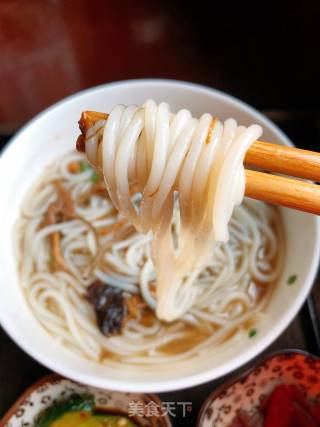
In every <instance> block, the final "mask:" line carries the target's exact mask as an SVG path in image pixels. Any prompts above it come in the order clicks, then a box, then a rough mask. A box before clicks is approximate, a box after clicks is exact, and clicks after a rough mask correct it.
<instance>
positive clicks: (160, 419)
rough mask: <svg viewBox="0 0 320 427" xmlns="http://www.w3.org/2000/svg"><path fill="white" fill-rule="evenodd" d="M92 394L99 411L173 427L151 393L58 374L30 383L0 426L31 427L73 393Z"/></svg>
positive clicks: (147, 426) (148, 425)
mask: <svg viewBox="0 0 320 427" xmlns="http://www.w3.org/2000/svg"><path fill="white" fill-rule="evenodd" d="M83 393H88V394H90V395H93V397H94V402H95V407H96V408H98V409H99V410H103V411H106V412H108V411H110V412H116V413H121V414H123V415H126V414H128V415H129V416H130V414H131V415H132V416H133V417H134V418H133V420H134V421H135V422H137V423H138V425H139V427H140V426H141V427H172V425H171V422H170V419H169V417H168V416H167V415H161V416H159V415H157V414H160V413H161V401H160V399H159V398H158V397H157V396H155V395H152V394H140V393H120V392H116V391H110V390H100V389H97V388H94V387H90V386H86V385H82V384H79V383H76V382H74V381H71V380H69V379H66V378H63V377H60V376H58V375H55V374H54V375H50V376H47V377H45V378H42V379H41V380H40V381H38V382H37V383H35V384H33V385H32V386H31V387H30V388H29V389H28V390H26V391H25V392H24V393H23V395H22V396H21V397H20V398H19V399H18V400H17V401H16V403H15V404H14V405H13V406H12V407H11V409H10V410H9V411H8V412H7V413H6V414H5V416H4V417H3V419H2V420H1V421H0V426H1V427H33V425H34V423H35V421H36V420H37V418H38V417H39V414H41V413H42V412H43V411H44V410H45V409H46V408H48V407H50V406H51V405H52V404H54V403H56V402H59V401H62V400H66V399H68V397H70V396H71V395H73V394H83Z"/></svg>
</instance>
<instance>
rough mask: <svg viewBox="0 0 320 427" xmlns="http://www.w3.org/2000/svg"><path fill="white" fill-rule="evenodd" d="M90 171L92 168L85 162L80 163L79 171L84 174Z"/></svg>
mask: <svg viewBox="0 0 320 427" xmlns="http://www.w3.org/2000/svg"><path fill="white" fill-rule="evenodd" d="M90 169H92V167H91V166H90V165H89V163H87V162H80V171H81V172H85V171H88V170H90Z"/></svg>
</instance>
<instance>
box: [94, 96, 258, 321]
mask: <svg viewBox="0 0 320 427" xmlns="http://www.w3.org/2000/svg"><path fill="white" fill-rule="evenodd" d="M96 127H97V125H96ZM99 127H100V128H101V127H102V123H101V122H99ZM101 132H102V142H101V144H100V146H98V139H99V135H98V134H97V132H96V128H90V129H89V130H88V132H87V135H86V140H89V144H88V145H87V144H86V154H87V157H88V160H89V161H90V162H91V163H92V164H93V165H94V167H96V168H100V169H101V171H102V172H103V175H104V178H105V182H106V186H107V189H108V193H109V195H110V198H111V200H112V201H113V203H114V205H115V206H116V207H117V209H118V211H119V212H120V213H121V214H122V215H124V216H125V217H126V218H127V219H128V221H130V222H131V223H132V224H134V225H135V227H136V229H137V230H138V231H142V232H147V231H152V232H153V236H154V239H153V260H154V263H155V270H156V276H157V287H156V292H157V294H156V299H157V304H156V313H157V317H158V318H159V319H162V320H165V321H173V320H176V319H178V318H180V317H181V316H183V315H184V314H185V313H187V311H188V310H190V308H191V307H192V306H193V305H194V303H195V301H196V299H197V296H198V288H197V286H195V278H196V276H197V273H195V272H196V271H198V270H199V269H201V268H203V266H204V265H205V264H206V263H207V261H208V259H209V257H210V254H211V247H212V242H214V241H220V242H227V241H228V239H229V232H228V223H229V220H230V218H231V216H232V212H233V209H234V207H235V206H236V205H239V204H241V202H242V200H243V197H244V190H245V175H244V168H243V159H244V156H245V153H246V151H247V149H248V148H249V147H250V145H251V144H253V142H255V140H256V139H257V138H258V137H259V136H260V135H261V133H262V129H261V127H260V126H258V125H252V126H249V127H248V128H245V127H244V126H237V123H236V121H235V120H234V119H228V120H226V121H225V123H224V124H222V123H221V122H220V121H219V120H218V119H217V118H214V117H212V116H211V115H210V114H204V115H203V116H202V117H201V118H200V119H199V120H198V119H195V118H192V116H191V114H190V112H189V111H188V110H181V111H179V112H178V113H177V114H175V115H174V114H171V111H170V107H169V105H168V104H166V103H161V104H159V105H156V104H155V102H154V101H152V100H149V101H147V102H146V103H145V104H144V106H143V107H142V108H138V107H136V106H129V107H124V106H122V105H118V106H116V107H115V108H114V109H113V110H112V111H111V113H110V115H109V117H108V120H107V121H106V123H105V124H103V130H102V131H101ZM92 134H94V135H95V136H94V137H92V136H91V135H92ZM133 191H134V192H139V193H141V194H142V199H141V202H140V206H139V208H138V209H137V205H136V204H134V203H133V202H132V198H131V194H132V192H133ZM175 192H178V201H179V208H180V210H179V212H180V217H181V219H180V223H179V232H178V233H177V237H176V241H175V243H173V241H172V218H173V209H174V197H175V194H174V193H175ZM190 248H192V250H190ZM195 253H196V256H194V254H195ZM189 272H192V273H191V277H187V275H188V273H189ZM260 277H261V278H262V277H263V274H260Z"/></svg>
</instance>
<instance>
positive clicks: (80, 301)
mask: <svg viewBox="0 0 320 427" xmlns="http://www.w3.org/2000/svg"><path fill="white" fill-rule="evenodd" d="M152 108H153V107H152ZM148 114H149V115H151V113H148ZM179 117H180V118H181V117H182V116H179ZM188 117H189V116H188ZM182 118H183V117H182ZM182 118H181V120H182ZM126 120H127V121H128V117H127V119H126ZM171 120H172V119H171ZM203 120H204V119H202V121H203ZM207 122H208V121H207ZM179 123H180V122H179V121H177V120H176V121H175V122H174V124H175V127H174V128H172V127H171V126H170V132H171V133H172V134H175V135H176V134H177V133H178V131H179V129H180V127H179V126H180V125H179ZM178 125H179V126H178ZM200 130H201V129H200ZM148 132H150V130H148ZM198 132H200V131H198ZM200 133H201V134H202V135H205V132H204V131H203V132H200ZM200 133H199V135H200ZM148 149H150V151H148V155H147V154H146V158H148V159H149V160H148V161H150V164H151V161H152V154H153V151H152V149H151V147H149V148H148ZM170 150H174V144H173V143H172V144H170V146H169V148H168V151H170ZM195 151H196V149H194V151H193V154H192V155H194V153H195ZM189 153H191V151H189ZM148 156H150V157H148ZM138 160H139V156H138V158H137V161H138ZM75 161H78V162H83V161H84V157H83V156H82V155H80V154H75V153H70V154H68V155H66V156H64V157H63V159H58V160H57V161H56V162H55V163H54V164H53V165H52V166H51V167H50V168H48V169H47V170H46V172H45V173H44V174H43V176H42V177H41V178H40V180H39V183H38V185H36V186H35V187H33V188H32V189H31V192H30V194H29V195H28V197H27V198H26V200H25V203H24V205H23V209H22V216H21V219H20V220H19V222H18V224H17V226H16V227H15V242H14V243H15V248H16V252H17V257H18V260H19V264H20V272H21V285H22V286H23V290H24V292H25V295H26V298H27V300H28V303H29V305H30V307H31V310H32V312H33V314H34V315H35V317H36V318H37V319H38V320H39V322H40V323H41V325H42V326H43V327H44V328H45V329H46V330H47V331H48V333H49V334H50V335H52V336H53V337H54V338H55V339H56V341H57V342H58V343H60V344H61V345H63V346H66V347H67V348H69V349H70V351H73V352H74V353H76V354H79V355H81V356H83V357H87V358H90V359H93V360H96V361H100V362H101V363H107V364H108V365H109V366H114V367H115V368H119V367H120V366H121V367H123V366H124V364H127V365H128V366H131V365H143V366H144V369H146V370H148V369H157V368H156V367H157V365H158V364H162V363H170V362H171V361H173V360H177V361H179V360H184V359H192V358H193V357H195V356H196V355H197V356H198V357H200V358H201V357H202V355H203V357H205V355H206V354H208V351H210V349H213V348H214V349H215V351H214V352H211V354H216V353H217V351H218V350H220V349H223V348H224V347H226V346H229V345H230V342H235V341H237V340H238V339H249V338H248V333H247V326H246V325H247V322H248V321H250V322H255V321H256V319H257V318H258V316H263V309H264V307H265V306H266V304H267V302H268V299H269V297H270V295H271V293H272V290H273V284H274V282H275V280H276V278H277V276H278V274H279V271H280V268H281V259H280V255H281V250H280V249H279V245H280V241H281V239H280V234H279V233H280V231H281V226H280V217H279V213H278V211H277V210H276V209H275V208H273V207H270V206H268V205H266V204H264V203H261V202H258V201H253V200H244V203H243V204H242V205H241V206H238V207H236V208H235V210H234V213H233V216H232V219H231V221H230V225H229V234H230V238H229V241H228V242H227V243H224V242H216V243H215V244H213V242H211V243H210V245H211V246H210V253H209V256H208V257H207V259H206V260H205V263H204V264H203V265H202V267H196V268H194V269H191V270H190V272H189V273H187V274H186V275H185V277H184V282H183V285H182V286H184V287H185V289H187V288H188V291H187V292H188V295H189V297H190V299H191V298H192V306H190V308H189V309H188V310H187V311H185V310H183V314H182V315H181V318H180V320H177V321H175V322H173V323H165V322H162V321H160V320H159V319H158V318H157V317H156V316H155V315H153V316H151V319H150V321H149V322H148V323H144V322H143V318H142V317H141V316H140V315H139V313H138V314H137V317H136V318H133V319H131V320H130V321H129V322H127V323H126V324H125V326H124V329H123V333H122V335H119V336H116V337H112V338H106V337H105V336H103V335H102V334H101V332H100V331H99V329H98V327H97V324H96V320H95V315H94V311H93V308H92V306H91V305H90V304H89V302H88V301H87V300H86V298H84V295H85V293H86V289H87V286H88V285H89V284H90V283H92V282H93V281H94V280H96V279H97V276H98V275H99V274H100V273H98V272H99V271H100V272H101V273H102V274H103V277H102V276H101V275H100V278H102V279H103V280H104V281H106V282H108V283H109V284H110V285H111V286H116V287H121V288H123V287H124V286H126V289H125V292H127V293H129V294H131V293H135V294H136V293H140V294H141V297H142V299H143V300H144V301H145V303H146V304H147V305H148V306H149V307H150V308H151V309H153V310H154V309H155V308H156V306H157V305H158V296H157V295H156V294H155V289H157V286H158V282H157V274H156V271H155V268H154V262H153V258H152V248H151V246H152V234H151V233H148V234H141V233H140V232H137V231H134V230H133V229H132V228H130V225H129V224H128V223H126V222H125V221H124V220H123V218H121V217H120V216H119V215H118V213H117V212H116V211H115V210H114V207H113V204H112V202H111V201H110V200H109V199H108V198H106V197H104V196H102V195H98V194H95V193H92V192H91V191H90V190H91V189H92V188H93V186H94V185H95V184H93V183H92V182H91V175H92V170H91V171H90V170H85V171H79V173H70V172H68V171H69V165H70V163H72V162H75ZM139 161H140V160H139ZM142 163H143V162H142V161H141V164H140V166H139V167H141V168H142V169H143V170H145V171H147V168H145V167H144V165H143V164H142ZM190 164H191V161H190ZM132 173H133V172H132ZM180 176H182V175H180ZM145 178H146V177H145ZM57 179H58V180H60V183H61V185H63V187H64V188H66V189H68V191H69V193H70V194H71V195H72V198H73V202H74V205H75V208H76V214H77V215H81V217H82V218H85V220H86V221H89V223H90V224H91V226H92V227H94V229H95V230H96V234H97V236H98V241H97V242H96V243H93V242H94V241H95V239H94V237H93V231H92V228H91V227H89V226H88V225H87V224H85V223H84V222H83V221H81V220H79V219H78V218H75V219H73V220H70V221H65V222H60V223H57V224H55V225H45V215H46V211H47V210H48V208H49V205H50V204H51V203H53V202H55V201H56V200H57V194H56V190H55V187H54V185H53V181H54V180H57ZM181 179H182V178H181ZM145 181H146V179H145ZM150 182H151V181H150ZM153 185H154V184H152V186H151V184H150V188H151V187H152V188H154V187H153ZM190 185H191V180H190ZM185 191H186V192H188V191H191V188H189V189H188V188H186V189H185ZM114 198H115V199H116V201H117V202H118V198H119V195H118V194H114ZM138 202H139V197H137V196H135V197H133V198H132V204H133V206H136V204H137V203H138ZM130 203H131V201H130ZM135 209H136V207H135ZM146 209H149V207H146ZM190 215H193V214H192V213H191V212H190ZM183 220H184V219H182V218H180V216H179V215H178V214H177V211H176V210H175V215H174V219H173V225H174V228H175V230H176V231H175V234H177V235H179V233H180V231H181V227H182V226H183V224H182V222H183ZM120 221H121V223H120V229H119V230H120V231H121V233H120V234H119V233H118V232H115V233H112V232H111V231H110V228H109V227H110V226H112V225H114V224H118V223H119V222H120ZM104 230H107V232H106V233H105V232H104ZM53 232H59V233H60V234H61V247H62V250H63V254H64V261H65V263H66V265H67V268H68V270H67V271H52V264H51V259H50V257H51V248H50V235H51V233H53ZM166 238H168V237H166ZM90 241H91V243H90ZM189 241H190V240H189ZM110 242H111V243H110ZM112 242H113V243H112ZM102 248H105V249H104V250H103V253H102V254H101V257H99V261H98V262H97V265H95V266H94V268H91V269H89V270H90V271H89V270H88V266H90V265H91V264H92V262H93V260H94V259H95V256H96V255H97V252H99V251H101V250H102ZM155 249H158V248H157V247H156V248H155ZM192 250H193V252H195V249H194V248H193V249H192ZM261 262H262V263H263V265H262V264H261ZM86 271H87V272H88V274H87V275H85V274H84V273H85V272H86ZM171 283H172V282H170V283H169V285H170V284H171ZM189 291H190V292H189ZM181 295H182V296H181ZM176 301H177V302H178V303H180V302H181V304H182V305H183V306H184V307H187V306H188V305H189V302H188V301H187V302H186V301H185V299H184V298H183V294H181V293H179V292H178V293H177V296H176ZM199 337H201V339H200V338H199ZM226 337H229V338H228V340H227V341H225V339H226ZM184 339H186V340H190V345H189V346H188V347H187V348H186V349H184V350H182V351H177V352H176V353H175V354H172V353H168V352H167V350H166V348H167V347H166V346H169V347H170V346H174V345H175V343H177V342H179V341H181V340H184ZM163 346H164V347H163ZM217 346H218V347H217Z"/></svg>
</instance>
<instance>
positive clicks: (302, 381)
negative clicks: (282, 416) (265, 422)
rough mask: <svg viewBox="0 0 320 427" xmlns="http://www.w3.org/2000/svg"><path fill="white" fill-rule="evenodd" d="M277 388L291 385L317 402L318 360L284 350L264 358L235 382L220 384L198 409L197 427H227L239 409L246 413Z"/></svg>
mask: <svg viewBox="0 0 320 427" xmlns="http://www.w3.org/2000/svg"><path fill="white" fill-rule="evenodd" d="M278 384H295V385H299V387H300V388H302V389H303V390H304V391H305V393H306V395H308V396H309V397H311V398H316V399H319V398H320V359H318V358H316V357H315V356H312V355H311V354H308V353H305V352H302V351H298V350H287V351H285V352H283V351H281V352H277V353H274V354H272V355H270V356H268V357H267V358H266V359H265V360H264V361H262V362H261V363H260V364H258V365H257V366H255V367H254V368H252V369H250V371H249V372H246V373H244V374H243V375H241V376H240V377H239V378H237V379H235V380H232V381H231V382H229V383H227V384H223V385H222V386H221V387H219V388H218V389H217V390H215V391H214V392H213V393H212V394H211V395H210V396H209V397H208V399H207V400H206V401H205V403H204V404H203V405H202V408H201V411H200V414H199V417H198V423H197V427H209V426H210V427H227V426H228V425H229V424H230V423H231V421H232V420H233V419H234V417H235V416H236V414H237V412H238V410H239V409H244V410H250V409H252V408H253V407H255V406H258V405H259V403H260V402H261V401H262V400H263V399H265V397H266V396H268V395H269V394H270V393H271V391H272V390H273V389H274V387H275V386H276V385H278Z"/></svg>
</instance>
